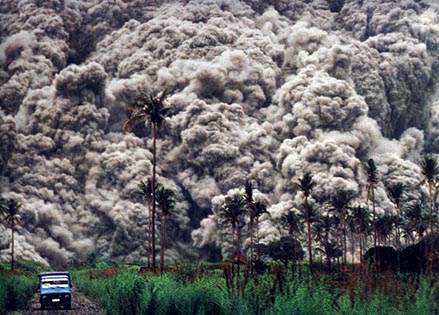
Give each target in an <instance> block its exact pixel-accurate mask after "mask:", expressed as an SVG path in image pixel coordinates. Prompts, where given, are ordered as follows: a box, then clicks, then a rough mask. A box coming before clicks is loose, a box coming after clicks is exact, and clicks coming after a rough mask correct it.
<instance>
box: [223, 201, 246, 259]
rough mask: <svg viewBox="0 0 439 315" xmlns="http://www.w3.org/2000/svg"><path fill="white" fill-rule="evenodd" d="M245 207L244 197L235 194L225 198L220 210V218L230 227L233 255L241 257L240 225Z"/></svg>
mask: <svg viewBox="0 0 439 315" xmlns="http://www.w3.org/2000/svg"><path fill="white" fill-rule="evenodd" d="M245 207H246V204H245V200H244V197H243V196H242V195H241V194H239V193H235V194H234V195H232V196H227V197H226V198H225V200H224V205H223V207H222V208H221V210H220V213H221V216H222V217H223V218H224V219H225V220H226V221H227V222H228V223H230V225H231V226H232V235H233V236H232V238H233V243H234V245H235V253H234V255H241V244H240V241H241V240H240V234H241V232H240V225H241V222H242V218H243V216H244V214H245Z"/></svg>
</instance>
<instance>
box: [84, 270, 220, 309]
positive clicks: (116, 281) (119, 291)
mask: <svg viewBox="0 0 439 315" xmlns="http://www.w3.org/2000/svg"><path fill="white" fill-rule="evenodd" d="M75 279H76V284H77V285H78V287H79V288H80V290H82V291H83V292H84V293H85V294H86V295H88V296H90V297H91V298H92V299H93V300H95V301H96V302H97V303H99V304H101V305H102V306H103V307H104V308H105V309H106V310H107V314H109V315H112V314H114V315H116V314H117V315H131V314H139V315H141V314H157V315H165V314H175V315H185V314H192V315H202V314H212V315H216V314H218V315H220V314H225V312H224V304H225V303H226V302H227V299H226V295H227V292H226V290H225V289H224V286H223V285H222V284H221V282H222V281H221V280H220V279H212V280H205V281H198V282H196V283H194V284H191V285H184V284H182V283H181V282H178V281H176V280H175V279H173V277H171V276H166V275H164V276H154V277H144V276H142V275H139V274H137V273H135V272H132V271H120V272H118V273H117V274H116V276H114V277H112V278H108V279H97V280H90V279H88V276H87V274H82V275H81V274H80V273H79V274H78V275H76V277H75Z"/></svg>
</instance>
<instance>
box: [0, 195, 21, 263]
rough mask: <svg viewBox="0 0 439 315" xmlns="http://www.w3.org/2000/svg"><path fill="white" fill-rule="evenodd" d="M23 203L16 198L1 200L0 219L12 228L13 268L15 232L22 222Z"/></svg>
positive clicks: (12, 261)
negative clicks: (20, 212)
mask: <svg viewBox="0 0 439 315" xmlns="http://www.w3.org/2000/svg"><path fill="white" fill-rule="evenodd" d="M20 207H21V205H20V204H19V203H18V201H16V200H14V199H3V198H1V200H0V219H1V221H3V222H5V224H6V227H8V228H10V229H11V270H14V265H15V253H14V250H15V242H14V234H15V231H16V228H17V226H18V225H20V224H21V222H20V216H19V210H20Z"/></svg>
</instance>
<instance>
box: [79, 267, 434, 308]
mask: <svg viewBox="0 0 439 315" xmlns="http://www.w3.org/2000/svg"><path fill="white" fill-rule="evenodd" d="M75 279H76V282H77V284H78V285H79V287H80V289H81V290H82V291H83V292H84V293H85V294H86V295H88V296H90V297H91V298H92V299H93V300H95V301H96V302H98V303H100V304H101V305H102V306H103V307H104V308H105V309H106V311H107V314H108V315H112V314H118V315H131V314H139V315H142V314H149V315H168V314H169V315H170V314H175V315H186V314H191V315H204V314H206V315H208V314H209V315H210V314H211V315H217V314H218V315H229V314H230V315H232V314H233V315H250V314H251V315H283V314H285V315H294V314H300V315H326V314H327V315H337V314H340V315H341V314H346V315H348V314H349V315H351V314H352V315H373V314H380V315H386V314H389V315H411V314H413V315H420V314H422V315H424V314H425V315H427V314H438V313H439V306H438V302H437V296H438V295H439V290H438V284H437V282H436V280H434V279H430V278H426V277H421V278H419V277H418V278H417V280H416V281H415V283H410V282H407V281H405V280H404V279H398V278H395V277H394V278H389V279H383V280H382V281H385V282H383V283H381V284H378V285H375V286H374V287H373V288H372V287H370V286H368V285H367V283H365V282H364V281H362V280H361V279H360V280H359V281H358V282H357V283H355V284H354V285H351V287H342V288H339V287H336V286H334V285H331V282H330V281H327V280H331V279H330V278H329V276H328V278H327V279H326V278H324V277H320V278H319V279H318V280H317V279H315V278H313V277H309V276H302V277H295V278H289V279H288V280H287V281H285V282H284V284H283V286H279V283H275V281H274V277H273V276H272V275H271V274H266V275H263V276H261V277H259V278H258V281H252V280H251V281H250V282H249V283H248V284H247V285H246V287H245V290H244V292H243V294H238V293H237V292H236V291H231V292H229V290H228V289H227V286H226V283H225V280H224V279H223V277H220V276H217V277H210V278H207V277H206V278H201V279H199V280H197V281H195V282H191V281H189V279H188V281H182V279H181V275H179V276H175V275H172V274H167V275H163V276H160V275H157V276H152V275H147V276H143V275H140V274H138V273H137V272H135V271H134V270H132V269H131V270H121V271H119V272H118V273H117V275H116V276H114V277H113V278H108V279H97V280H90V279H89V278H88V275H87V273H83V274H82V275H80V273H78V274H77V275H76V277H75ZM402 292H403V293H402ZM404 292H405V294H404Z"/></svg>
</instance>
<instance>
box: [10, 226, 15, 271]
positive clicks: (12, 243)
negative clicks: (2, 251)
mask: <svg viewBox="0 0 439 315" xmlns="http://www.w3.org/2000/svg"><path fill="white" fill-rule="evenodd" d="M14 230H15V224H14V222H12V226H11V231H12V240H11V270H14V264H15V261H14V258H15V257H14V248H15V244H14Z"/></svg>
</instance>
